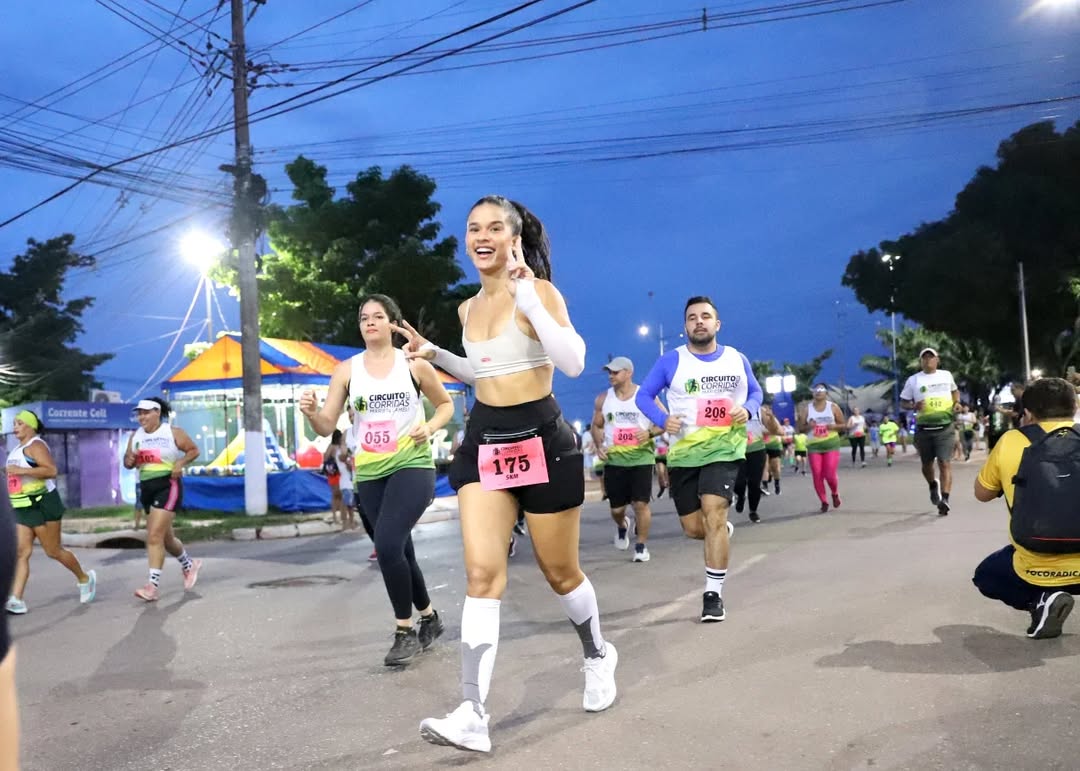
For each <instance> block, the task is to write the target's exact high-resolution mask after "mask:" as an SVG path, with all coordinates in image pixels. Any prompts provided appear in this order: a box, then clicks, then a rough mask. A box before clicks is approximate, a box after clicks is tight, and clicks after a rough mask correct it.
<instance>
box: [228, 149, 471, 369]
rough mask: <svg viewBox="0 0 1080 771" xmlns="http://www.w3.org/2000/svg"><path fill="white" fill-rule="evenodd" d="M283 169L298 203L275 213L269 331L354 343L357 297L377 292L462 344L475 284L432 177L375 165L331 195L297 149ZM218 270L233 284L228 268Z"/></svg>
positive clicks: (424, 327) (317, 169)
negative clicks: (442, 216)
mask: <svg viewBox="0 0 1080 771" xmlns="http://www.w3.org/2000/svg"><path fill="white" fill-rule="evenodd" d="M285 170H286V172H287V173H288V175H289V179H290V180H291V181H292V183H293V187H294V190H293V194H292V197H293V199H294V200H295V201H297V202H298V203H296V204H295V205H292V206H288V207H273V208H271V210H270V212H269V222H270V225H269V233H270V241H271V244H272V246H273V252H274V253H273V254H271V255H267V256H266V257H265V258H264V259H263V274H262V275H261V276H260V277H259V302H260V309H259V316H260V319H259V320H260V324H261V329H262V332H263V334H265V335H267V336H269V337H286V338H292V339H300V340H313V341H317V342H326V343H338V344H342V345H357V344H358V343H359V342H360V335H359V332H358V330H357V320H356V318H357V310H358V308H357V299H358V297H360V296H362V295H365V294H370V293H373V292H380V293H383V294H387V295H390V296H391V297H393V298H394V299H395V300H397V302H398V304H399V305H400V306H401V310H402V313H403V314H404V316H405V319H406V320H408V321H409V322H411V323H412V324H413V325H415V326H416V327H417V329H419V330H420V331H421V332H422V333H423V334H425V335H426V336H427V337H428V338H429V339H431V340H432V341H433V342H436V343H437V344H439V345H441V346H443V347H445V348H449V349H453V350H459V349H460V338H461V332H460V324H459V323H458V318H457V306H458V304H459V303H460V302H461V301H463V300H464V299H465V298H466V297H469V296H471V295H472V294H474V293H475V292H476V291H477V289H478V287H477V286H476V285H474V284H464V285H463V284H460V283H459V282H460V281H461V280H462V279H463V278H464V277H465V274H464V273H463V272H462V270H461V267H460V265H458V263H457V260H456V259H455V253H456V251H457V240H456V239H455V238H453V237H448V238H441V239H440V238H439V232H440V225H439V223H438V222H436V221H435V216H436V215H437V214H438V212H439V205H438V204H437V203H436V202H435V201H433V200H432V198H431V196H432V195H433V194H434V192H435V182H434V181H433V180H432V179H431V178H429V177H426V176H424V175H422V174H419V173H417V172H416V171H414V170H413V169H411V168H409V167H408V166H402V167H401V168H398V169H396V170H395V171H394V172H393V173H392V174H390V176H389V177H384V176H383V174H382V171H381V170H380V169H379V168H378V167H372V168H370V169H368V170H367V171H363V172H361V173H359V174H357V175H356V178H355V179H353V180H352V181H351V182H349V183H348V185H346V188H345V195H344V196H343V197H340V198H335V192H336V191H335V190H334V188H332V187H330V185H329V184H328V183H327V180H326V174H327V170H326V167H325V166H319V165H317V164H316V163H315V162H313V161H311V160H309V159H307V158H305V157H304V156H300V157H298V158H297V159H296V160H295V161H293V162H292V163H290V164H288V165H286V167H285ZM215 277H216V278H217V279H218V280H220V281H222V282H223V283H226V284H229V285H231V286H233V287H235V286H236V284H237V282H236V276H235V272H234V271H232V270H230V269H228V268H224V269H222V270H220V271H219V272H218V273H217V274H216V276H215Z"/></svg>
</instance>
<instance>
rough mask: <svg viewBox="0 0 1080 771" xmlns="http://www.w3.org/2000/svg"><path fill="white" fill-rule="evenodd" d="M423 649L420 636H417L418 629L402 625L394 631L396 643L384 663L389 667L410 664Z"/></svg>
mask: <svg viewBox="0 0 1080 771" xmlns="http://www.w3.org/2000/svg"><path fill="white" fill-rule="evenodd" d="M421 650H423V649H422V648H421V647H420V638H419V637H417V635H416V630H415V629H413V628H411V627H410V628H408V629H406V628H404V627H401V628H399V629H398V630H397V631H396V632H394V644H393V646H392V647H391V648H390V652H389V653H387V654H386V658H385V659H383V663H384V664H386V666H388V667H393V666H397V665H399V664H408V663H409V662H410V661H412V660H413V659H414V658H415V657H416V655H417V654H418V653H420V651H421Z"/></svg>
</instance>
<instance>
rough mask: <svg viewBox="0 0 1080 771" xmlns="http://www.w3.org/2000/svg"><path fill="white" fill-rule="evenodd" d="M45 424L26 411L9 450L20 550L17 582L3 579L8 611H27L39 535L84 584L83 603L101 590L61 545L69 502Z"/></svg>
mask: <svg viewBox="0 0 1080 771" xmlns="http://www.w3.org/2000/svg"><path fill="white" fill-rule="evenodd" d="M43 428H44V426H42V424H41V419H40V418H38V416H37V415H35V414H34V413H33V412H31V411H30V410H21V411H20V412H19V413H18V414H17V415H16V416H15V421H14V426H13V429H14V434H15V438H16V439H17V440H18V441H19V444H18V446H17V447H16V448H15V449H14V450H12V451H11V452H10V453H9V454H8V459H7V487H8V498H10V499H11V508H12V509H14V511H15V523H16V527H15V530H16V538H17V544H18V550H17V552H16V560H15V581H14V583H12V584H7V583H0V587H5V588H6V587H7V586H10V587H11V596H10V597H8V600H7V604H6V605H5V606H4V609H5V610H6V611H7V612H8V613H13V614H15V615H22V614H23V613H26V602H25V601H24V600H23V592H25V591H26V581H27V579H28V578H29V577H30V554H31V552H33V550H34V539H35V538H36V539H37V541H38V543H40V544H41V547H42V548H43V549H44V550H45V554H46V555H47V556H49V557H50V558H52V559H54V560H56V561H57V562H59V563H60V564H61V565H63V566H64V567H66V568H67V569H68V570H70V571H71V573H72V575H74V576H75V580H76V581H77V582H78V584H79V602H81V603H87V602H93V600H94V596H95V594H96V593H97V574H95V573H94V571H93V570H91V571H89V572H85V571H84V570H83V569H82V565H80V564H79V560H78V559H77V558H76V557H75V555H74V554H72V553H71V552H69V551H68V550H67V549H65V548H64V547H63V546H61V545H60V520H61V518H62V517H63V516H64V504H63V502H62V501H61V500H60V493H59V492H58V491H57V489H56V462H55V461H53V456H52V452H50V451H49V446H48V445H47V444H45V440H44V439H42V438H41V437H40V436H38V432H39V431H41V430H42V429H43Z"/></svg>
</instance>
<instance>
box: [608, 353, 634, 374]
mask: <svg viewBox="0 0 1080 771" xmlns="http://www.w3.org/2000/svg"><path fill="white" fill-rule="evenodd" d="M604 369H606V370H607V371H608V372H620V371H621V370H624V369H628V370H630V371H631V372H633V371H634V362H632V361H630V359H628V358H626V357H625V356H616V357H615V358H614V359H612V360H611V361H609V362H608V363H607V364H605V365H604Z"/></svg>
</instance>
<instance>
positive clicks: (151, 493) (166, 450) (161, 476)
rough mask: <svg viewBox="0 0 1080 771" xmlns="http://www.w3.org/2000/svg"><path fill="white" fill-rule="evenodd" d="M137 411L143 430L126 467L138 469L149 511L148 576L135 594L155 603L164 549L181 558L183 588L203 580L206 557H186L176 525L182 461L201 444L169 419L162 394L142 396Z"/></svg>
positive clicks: (135, 438) (142, 497) (134, 437)
mask: <svg viewBox="0 0 1080 771" xmlns="http://www.w3.org/2000/svg"><path fill="white" fill-rule="evenodd" d="M135 416H136V418H137V419H138V421H139V429H138V430H137V431H136V432H135V433H134V434H133V435H132V437H131V438H130V439H128V446H127V452H125V453H124V468H138V469H139V489H140V494H139V495H140V502H141V503H142V507H143V510H145V511H146V558H147V562H149V563H150V580H149V581H147V582H146V586H144V587H142V588H141V589H136V590H135V596H136V597H138V598H139V599H140V600H146V601H147V602H154V601H155V600H156V599H157V598H158V588H159V586H160V584H161V571H162V568H164V566H165V552H169V554H171V555H172V556H174V557H176V560H177V562H179V563H180V569H181V570H182V571H183V572H184V589H185V591H187V590H190V589H192V588H193V587H194V586H195V582H196V581H197V580H198V579H199V568H201V567H202V560H193V559H192V558H191V557H189V556H188V553H187V550H186V549H185V548H184V544H182V543H180V539H179V538H177V537H176V533H174V532H173V526H172V525H173V518H174V517H175V516H176V510H177V509H178V508H180V502H181V501H182V500H183V483H182V482H181V481H180V477H182V476H183V474H184V466H186V465H187V464H189V463H191V461H193V460H195V459H196V458H198V457H199V448H198V447H196V446H195V443H194V442H193V441H191V437H190V436H188V435H187V432H186V431H184V429H182V428H178V427H176V426H173V425H170V424H169V423H167V422H166V420H165V419H166V418H168V417H169V405H168V402H166V401H165V400H164V399H158V398H157V397H154V398H151V399H142V400H141V401H140V402H139V403H138V404H137V405H135Z"/></svg>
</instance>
